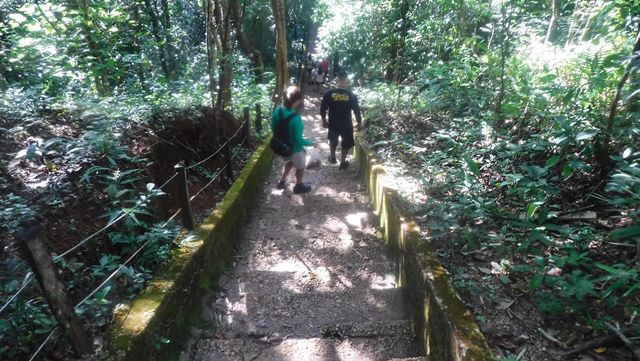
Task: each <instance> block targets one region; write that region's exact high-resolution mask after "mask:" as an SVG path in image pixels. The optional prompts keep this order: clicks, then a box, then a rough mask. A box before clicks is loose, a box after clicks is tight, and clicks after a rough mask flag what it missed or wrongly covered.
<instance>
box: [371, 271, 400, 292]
mask: <svg viewBox="0 0 640 361" xmlns="http://www.w3.org/2000/svg"><path fill="white" fill-rule="evenodd" d="M371 288H372V289H374V290H388V289H391V288H396V278H395V277H394V276H393V275H390V274H386V275H380V276H378V277H375V278H374V279H373V280H372V282H371Z"/></svg>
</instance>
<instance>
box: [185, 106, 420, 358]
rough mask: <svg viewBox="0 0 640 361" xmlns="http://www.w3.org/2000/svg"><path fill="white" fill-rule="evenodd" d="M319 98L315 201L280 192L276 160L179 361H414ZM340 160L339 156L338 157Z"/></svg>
mask: <svg viewBox="0 0 640 361" xmlns="http://www.w3.org/2000/svg"><path fill="white" fill-rule="evenodd" d="M319 103H320V98H319V97H318V96H309V95H308V94H307V95H306V96H305V104H304V105H305V107H304V111H303V120H304V122H305V137H306V138H309V139H312V140H313V141H314V142H316V143H317V144H318V146H319V147H318V148H319V150H320V152H321V154H322V157H323V164H322V167H321V168H320V170H317V171H307V172H306V175H305V182H308V183H310V184H311V186H312V190H311V192H309V193H307V194H303V195H295V194H293V192H292V189H293V183H294V181H293V179H294V178H293V172H292V174H291V176H290V179H289V183H288V184H287V189H286V190H284V191H280V190H276V189H275V185H276V183H277V181H278V179H279V178H280V174H281V171H282V160H281V159H280V158H279V157H276V158H275V160H274V164H273V167H272V170H271V173H270V176H269V177H268V179H266V180H265V184H264V187H263V190H262V191H261V194H260V196H259V197H260V199H258V200H257V202H256V206H255V209H254V210H253V212H252V216H251V219H250V220H249V222H248V224H247V225H246V228H245V229H244V231H243V232H242V233H241V234H238V235H237V237H238V239H240V240H241V241H239V242H238V244H239V245H238V249H237V251H236V253H235V255H234V261H233V265H232V267H231V269H230V270H229V271H228V272H227V273H226V274H225V275H223V276H222V277H221V278H220V280H219V282H218V286H219V287H218V290H217V291H216V292H212V293H211V294H209V295H208V296H206V297H205V298H204V299H203V300H202V302H203V305H202V306H203V311H202V318H203V325H200V328H193V329H192V332H191V336H190V338H191V339H190V341H189V344H188V346H187V348H186V349H185V350H184V351H183V352H182V354H181V357H180V360H181V361H182V360H198V361H201V360H216V361H248V360H258V361H266V360H310V361H315V360H323V361H324V360H326V361H333V360H336V361H337V360H342V361H348V360H359V361H366V360H372V361H373V360H381V361H382V360H395V359H397V360H401V359H404V358H406V359H409V358H410V357H415V356H417V355H418V348H417V346H416V344H415V342H414V337H413V334H412V331H411V321H410V320H409V318H408V315H407V314H406V313H405V309H404V307H403V299H402V291H401V289H399V288H396V287H395V281H396V280H395V277H394V265H393V262H392V261H391V260H390V259H389V257H388V256H387V254H386V250H385V247H384V245H383V243H382V240H381V239H380V238H379V234H378V233H379V232H378V231H377V228H376V226H375V225H376V221H375V216H374V214H373V212H372V207H371V206H370V205H369V202H368V196H367V195H366V190H365V188H364V187H363V186H362V185H361V183H360V179H359V177H358V175H357V172H356V169H355V166H354V165H353V164H351V165H350V167H349V168H348V169H347V170H338V165H337V164H336V165H330V164H328V163H327V162H326V159H327V156H328V152H329V145H328V143H327V141H326V134H327V132H326V129H323V128H322V125H321V120H320V115H319ZM338 152H339V150H338ZM416 360H417V359H416Z"/></svg>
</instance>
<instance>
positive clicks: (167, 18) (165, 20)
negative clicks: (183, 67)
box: [160, 0, 178, 80]
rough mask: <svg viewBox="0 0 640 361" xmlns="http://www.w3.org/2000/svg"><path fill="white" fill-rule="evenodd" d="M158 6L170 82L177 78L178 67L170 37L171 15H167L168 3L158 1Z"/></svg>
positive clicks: (164, 0)
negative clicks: (160, 10)
mask: <svg viewBox="0 0 640 361" xmlns="http://www.w3.org/2000/svg"><path fill="white" fill-rule="evenodd" d="M160 6H162V27H163V29H164V39H165V42H164V44H165V46H166V51H167V68H168V69H169V74H170V77H171V80H176V79H177V78H178V66H177V59H176V57H177V55H176V53H177V49H176V48H175V46H174V43H173V36H172V35H171V15H170V13H169V3H168V2H167V0H160Z"/></svg>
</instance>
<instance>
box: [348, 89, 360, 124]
mask: <svg viewBox="0 0 640 361" xmlns="http://www.w3.org/2000/svg"><path fill="white" fill-rule="evenodd" d="M349 99H350V102H351V109H352V110H353V112H354V113H356V122H357V123H358V128H360V127H361V126H362V113H361V112H360V104H358V97H357V96H356V95H355V94H353V93H351V96H350V97H349Z"/></svg>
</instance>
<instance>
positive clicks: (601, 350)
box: [593, 347, 607, 353]
mask: <svg viewBox="0 0 640 361" xmlns="http://www.w3.org/2000/svg"><path fill="white" fill-rule="evenodd" d="M593 351H595V352H596V353H605V352H607V348H606V347H598V348H597V349H595V350H593Z"/></svg>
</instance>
